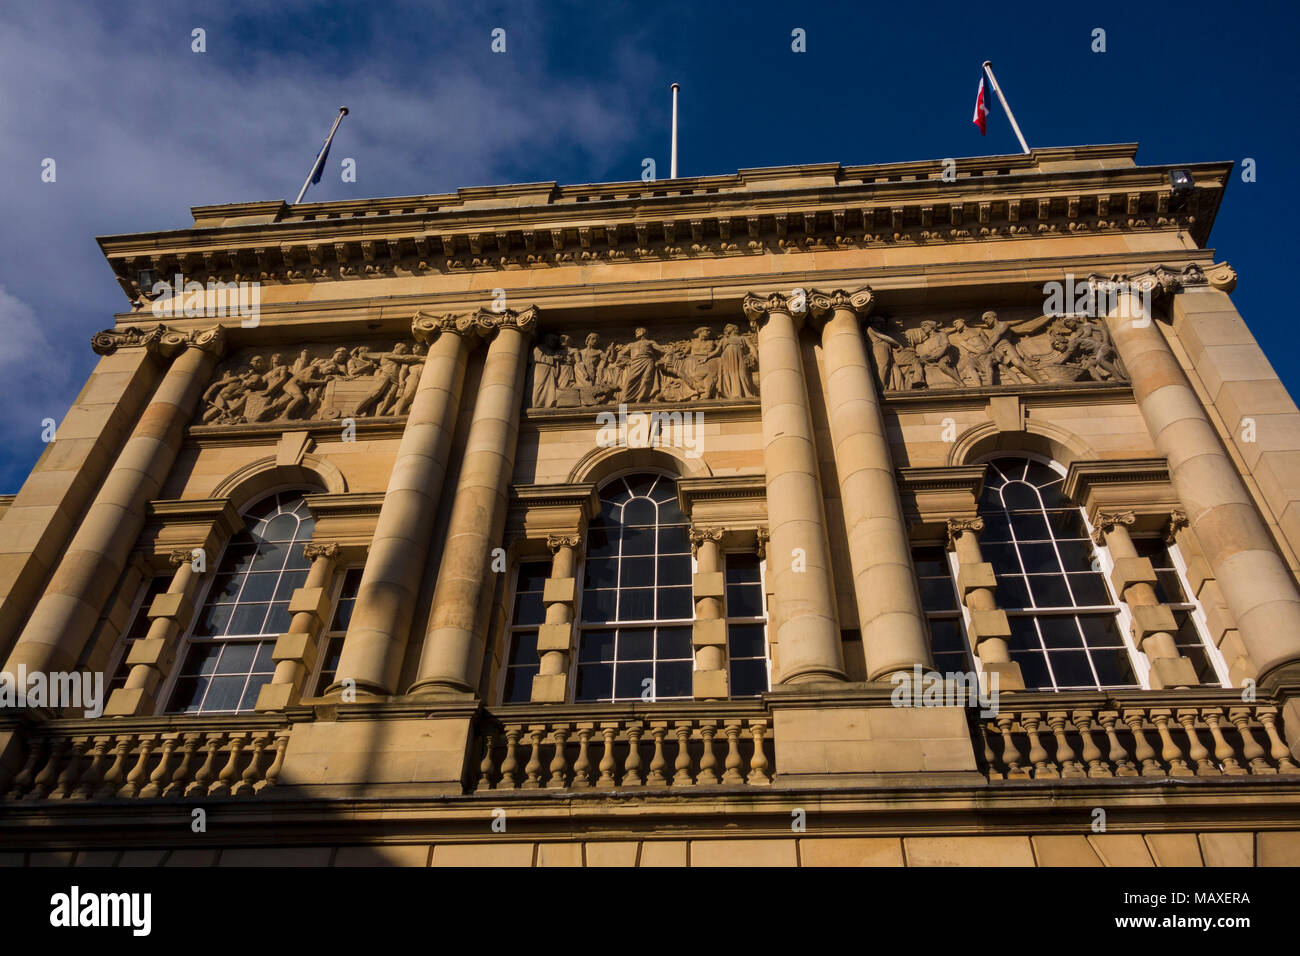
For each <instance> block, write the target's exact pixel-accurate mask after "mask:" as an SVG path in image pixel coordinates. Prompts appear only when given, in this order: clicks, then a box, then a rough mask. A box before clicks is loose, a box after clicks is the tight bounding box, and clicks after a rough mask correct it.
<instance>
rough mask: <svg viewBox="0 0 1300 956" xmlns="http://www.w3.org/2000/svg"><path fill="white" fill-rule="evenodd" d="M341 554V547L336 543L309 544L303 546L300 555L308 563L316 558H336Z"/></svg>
mask: <svg viewBox="0 0 1300 956" xmlns="http://www.w3.org/2000/svg"><path fill="white" fill-rule="evenodd" d="M342 553H343V547H342V546H341V545H340V544H339V543H338V542H337V541H322V542H315V541H313V542H309V543H308V544H306V545H304V546H303V549H302V554H303V557H305V558H306V559H307V560H308V561H315V560H316V559H317V558H329V559H331V560H332V559H334V558H337V557H338V556H339V555H340V554H342Z"/></svg>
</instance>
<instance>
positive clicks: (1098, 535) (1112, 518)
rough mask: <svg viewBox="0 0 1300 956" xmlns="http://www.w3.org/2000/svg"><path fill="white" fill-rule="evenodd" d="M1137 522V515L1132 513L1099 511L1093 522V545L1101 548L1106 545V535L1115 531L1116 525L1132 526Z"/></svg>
mask: <svg viewBox="0 0 1300 956" xmlns="http://www.w3.org/2000/svg"><path fill="white" fill-rule="evenodd" d="M1135 521H1137V515H1136V514H1135V513H1134V512H1132V511H1098V512H1097V517H1096V519H1095V520H1094V521H1093V525H1094V530H1093V532H1092V540H1093V543H1095V544H1097V545H1099V546H1100V545H1104V544H1105V543H1106V535H1108V534H1110V533H1111V532H1112V531H1114V530H1115V527H1116V525H1131V524H1133V523H1134V522H1135Z"/></svg>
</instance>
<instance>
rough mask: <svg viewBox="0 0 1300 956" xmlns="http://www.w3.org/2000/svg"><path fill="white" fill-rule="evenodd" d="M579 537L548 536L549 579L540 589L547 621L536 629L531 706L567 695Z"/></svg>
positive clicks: (561, 699)
mask: <svg viewBox="0 0 1300 956" xmlns="http://www.w3.org/2000/svg"><path fill="white" fill-rule="evenodd" d="M581 544H582V535H580V534H552V535H547V538H546V546H547V547H548V548H550V550H551V554H552V555H553V557H552V558H551V576H550V577H549V578H547V579H546V584H545V585H544V586H543V589H542V603H543V604H544V605H545V606H546V622H545V623H544V624H543V625H542V626H541V627H540V628H539V629H538V633H537V653H538V655H539V657H540V658H541V661H540V666H539V668H538V671H537V676H536V677H534V678H533V690H532V698H531V699H532V701H533V702H534V703H538V704H541V703H546V704H563V703H565V702H566V701H567V700H568V695H569V687H568V681H569V663H570V661H571V659H572V655H573V642H574V630H573V605H574V600H575V598H576V597H577V585H578V582H577V579H576V578H575V576H574V570H575V569H576V567H577V561H578V547H579V545H581Z"/></svg>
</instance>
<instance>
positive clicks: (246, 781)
mask: <svg viewBox="0 0 1300 956" xmlns="http://www.w3.org/2000/svg"><path fill="white" fill-rule="evenodd" d="M270 742H271V737H270V735H269V734H268V733H267V732H266V731H262V732H261V733H259V734H257V735H256V736H254V737H253V756H251V757H249V758H248V766H247V767H245V768H244V772H243V773H242V774H240V775H239V783H237V784H235V785H234V786H233V787H231V788H230V795H231V796H232V797H241V796H242V797H251V796H252V795H253V787H254V786H255V785H256V784H257V781H258V780H260V779H261V778H262V752H263V751H264V750H266V745H267V744H269V743H270Z"/></svg>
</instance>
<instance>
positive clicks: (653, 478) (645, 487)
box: [623, 475, 660, 497]
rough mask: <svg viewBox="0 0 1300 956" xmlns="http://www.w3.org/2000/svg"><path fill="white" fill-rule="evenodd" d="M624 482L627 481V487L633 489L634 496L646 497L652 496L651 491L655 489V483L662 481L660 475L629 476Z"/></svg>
mask: <svg viewBox="0 0 1300 956" xmlns="http://www.w3.org/2000/svg"><path fill="white" fill-rule="evenodd" d="M623 480H624V481H626V482H627V486H628V487H629V488H631V489H632V494H633V496H635V497H645V496H647V495H649V494H650V489H651V488H653V487H654V486H655V483H656V482H658V481H659V480H660V479H659V476H658V475H629V476H628V477H627V478H624V479H623Z"/></svg>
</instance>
